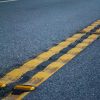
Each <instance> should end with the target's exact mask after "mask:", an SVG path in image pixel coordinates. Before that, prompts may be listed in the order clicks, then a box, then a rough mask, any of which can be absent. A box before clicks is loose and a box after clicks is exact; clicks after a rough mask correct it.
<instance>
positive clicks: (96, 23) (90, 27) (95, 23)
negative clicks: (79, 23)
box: [81, 20, 100, 32]
mask: <svg viewBox="0 0 100 100" xmlns="http://www.w3.org/2000/svg"><path fill="white" fill-rule="evenodd" d="M97 25H100V20H97V21H95V22H94V23H92V24H91V25H90V26H88V27H86V28H84V29H83V30H81V32H90V31H91V30H92V29H94V28H95V27H96V26H97Z"/></svg>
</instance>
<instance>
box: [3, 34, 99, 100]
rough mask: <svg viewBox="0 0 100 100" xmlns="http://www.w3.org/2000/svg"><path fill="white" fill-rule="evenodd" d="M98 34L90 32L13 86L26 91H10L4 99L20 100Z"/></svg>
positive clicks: (15, 88)
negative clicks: (21, 82) (35, 72)
mask: <svg viewBox="0 0 100 100" xmlns="http://www.w3.org/2000/svg"><path fill="white" fill-rule="evenodd" d="M98 37H99V35H96V34H92V35H90V36H89V37H88V38H87V39H85V40H83V41H82V42H81V43H79V44H77V45H76V46H75V47H74V48H72V49H71V50H69V51H68V52H67V53H66V54H64V55H63V56H61V57H60V58H59V59H57V60H56V61H55V62H53V63H51V64H49V65H48V66H47V67H46V68H45V69H44V70H42V71H40V72H38V73H37V74H35V75H34V76H33V77H32V78H31V79H30V80H29V81H27V82H25V83H24V84H21V85H17V86H15V87H14V90H17V91H20V90H22V91H28V92H22V93H21V94H20V95H19V94H18V95H17V94H16V93H14V92H12V93H11V94H10V95H8V96H7V97H6V98H5V99H4V100H22V99H23V98H24V96H26V95H28V94H29V93H30V91H31V90H34V89H35V88H36V87H38V86H39V85H41V84H42V83H43V82H44V81H46V80H47V79H48V78H49V77H50V76H52V75H53V74H54V73H55V72H56V71H58V70H59V69H60V68H62V67H63V66H64V65H65V64H67V63H68V62H69V61H71V60H72V59H73V58H74V57H76V56H77V55H78V54H79V53H80V52H82V51H83V50H84V49H85V48H86V47H87V46H89V45H90V44H91V43H92V42H93V41H95V40H96V39H97V38H98Z"/></svg>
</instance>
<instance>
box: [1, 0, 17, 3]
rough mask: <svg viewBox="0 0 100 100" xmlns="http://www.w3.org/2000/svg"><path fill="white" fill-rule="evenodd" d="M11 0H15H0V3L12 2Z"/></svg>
mask: <svg viewBox="0 0 100 100" xmlns="http://www.w3.org/2000/svg"><path fill="white" fill-rule="evenodd" d="M13 1H17V0H1V1H0V3H4V2H13Z"/></svg>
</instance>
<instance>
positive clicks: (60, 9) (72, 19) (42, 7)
mask: <svg viewBox="0 0 100 100" xmlns="http://www.w3.org/2000/svg"><path fill="white" fill-rule="evenodd" d="M97 19H100V0H18V1H15V2H6V3H0V76H2V75H4V74H5V73H6V72H7V71H10V70H12V69H14V68H16V67H18V66H19V65H20V64H22V63H24V62H25V61H26V60H29V59H31V58H32V57H34V56H35V55H37V54H39V53H41V52H43V51H44V50H46V49H47V48H49V47H52V46H53V45H54V44H55V43H58V42H60V41H61V40H63V39H65V38H68V37H69V36H70V35H72V34H75V33H76V32H77V31H79V30H81V29H83V28H84V27H85V26H87V25H89V24H91V23H92V22H94V21H95V20H97ZM99 44H100V40H97V41H96V42H95V43H93V44H92V45H91V46H90V47H88V49H86V50H85V51H84V52H82V54H80V55H79V56H78V57H76V58H75V59H74V60H72V61H71V62H70V63H68V64H67V65H66V66H64V67H63V68H62V69H61V70H59V71H58V72H57V73H56V74H55V75H53V76H52V77H51V78H50V79H49V80H47V81H46V82H45V83H44V84H42V85H41V86H40V87H39V88H38V89H37V90H35V91H34V92H33V93H32V94H30V95H29V96H27V97H26V100H33V99H35V100H56V99H58V100H61V99H62V100H66V99H68V100H94V99H95V100H100V95H99V94H100V89H99V87H100V86H99V84H100V74H99V73H100V68H99V66H100V60H99V59H100V52H99V51H100V46H99Z"/></svg>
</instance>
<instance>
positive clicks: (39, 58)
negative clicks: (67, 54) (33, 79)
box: [0, 21, 99, 87]
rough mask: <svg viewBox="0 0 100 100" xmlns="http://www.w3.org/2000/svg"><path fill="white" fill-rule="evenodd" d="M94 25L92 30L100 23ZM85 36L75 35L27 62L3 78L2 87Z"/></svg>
mask: <svg viewBox="0 0 100 100" xmlns="http://www.w3.org/2000/svg"><path fill="white" fill-rule="evenodd" d="M94 23H96V24H95V25H92V28H91V30H92V29H93V28H95V27H96V26H97V25H98V23H99V21H96V22H94ZM94 23H93V24H94ZM90 27H91V25H90ZM85 29H88V27H87V28H85ZM83 30H84V29H83ZM91 30H90V29H89V30H87V31H86V32H89V31H91ZM84 35H85V34H81V33H78V34H75V35H73V36H72V37H70V38H68V39H66V40H65V41H63V42H61V43H59V44H58V45H57V46H54V47H52V48H50V49H49V50H48V51H47V52H43V53H42V54H40V55H38V56H37V57H36V58H35V59H32V60H30V61H28V62H26V63H25V64H23V65H22V66H20V67H19V68H16V69H14V70H12V71H11V72H9V73H7V74H6V75H5V76H4V77H3V78H1V79H0V87H5V86H6V85H7V84H10V83H13V82H15V81H17V80H18V79H19V78H21V76H22V75H23V74H25V73H26V72H28V71H31V70H33V69H35V68H36V67H37V66H38V65H40V64H41V63H43V62H44V61H47V60H48V59H49V58H50V57H52V56H53V55H55V54H58V53H59V52H60V51H61V50H62V49H64V48H66V47H67V46H68V45H70V44H71V43H74V42H75V41H76V40H78V39H80V38H81V37H82V36H84ZM87 42H89V41H87Z"/></svg>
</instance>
